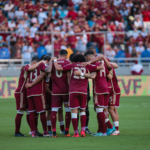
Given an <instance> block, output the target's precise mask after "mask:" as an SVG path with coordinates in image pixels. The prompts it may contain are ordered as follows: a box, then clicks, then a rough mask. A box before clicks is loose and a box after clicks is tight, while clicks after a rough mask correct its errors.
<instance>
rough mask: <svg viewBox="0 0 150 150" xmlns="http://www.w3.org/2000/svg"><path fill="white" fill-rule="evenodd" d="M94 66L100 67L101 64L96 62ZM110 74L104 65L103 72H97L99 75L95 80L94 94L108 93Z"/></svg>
mask: <svg viewBox="0 0 150 150" xmlns="http://www.w3.org/2000/svg"><path fill="white" fill-rule="evenodd" d="M93 64H94V65H97V66H99V65H100V64H101V62H95V63H93ZM108 74H109V71H108V69H107V67H106V65H104V68H103V69H102V70H99V71H97V75H96V77H95V79H94V92H95V93H96V94H105V93H108V92H109V91H108V83H107V78H106V77H107V75H108Z"/></svg>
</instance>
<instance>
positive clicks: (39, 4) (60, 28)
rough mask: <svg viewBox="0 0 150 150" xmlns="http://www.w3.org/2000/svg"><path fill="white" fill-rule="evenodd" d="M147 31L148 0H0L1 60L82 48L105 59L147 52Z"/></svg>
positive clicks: (146, 54) (149, 25) (149, 20)
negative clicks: (90, 49) (89, 48)
mask: <svg viewBox="0 0 150 150" xmlns="http://www.w3.org/2000/svg"><path fill="white" fill-rule="evenodd" d="M100 31H101V33H100ZM106 31H107V32H106ZM149 31H150V0H22V1H20V0H0V59H9V58H15V59H21V58H23V59H31V57H32V56H35V55H37V56H38V57H41V56H42V55H44V54H49V55H53V48H54V56H58V54H59V51H60V50H61V49H66V50H67V51H68V57H69V55H70V54H71V53H84V52H85V51H86V49H87V47H95V49H96V52H97V53H104V54H105V55H106V57H108V58H125V57H150V34H149V33H148V32H149ZM52 32H53V33H54V34H52ZM86 32H88V33H86ZM89 32H92V34H90V33H89ZM80 33H81V34H80Z"/></svg>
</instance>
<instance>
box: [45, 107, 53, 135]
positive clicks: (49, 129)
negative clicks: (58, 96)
mask: <svg viewBox="0 0 150 150" xmlns="http://www.w3.org/2000/svg"><path fill="white" fill-rule="evenodd" d="M46 118H47V129H48V134H50V135H52V128H51V126H52V125H51V109H49V110H47V116H46Z"/></svg>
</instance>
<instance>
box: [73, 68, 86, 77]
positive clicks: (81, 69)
mask: <svg viewBox="0 0 150 150" xmlns="http://www.w3.org/2000/svg"><path fill="white" fill-rule="evenodd" d="M74 70H78V71H80V72H82V73H86V69H85V68H79V67H75V68H74ZM73 78H75V79H85V77H81V76H76V75H74V76H73Z"/></svg>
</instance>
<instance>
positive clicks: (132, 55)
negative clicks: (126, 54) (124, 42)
mask: <svg viewBox="0 0 150 150" xmlns="http://www.w3.org/2000/svg"><path fill="white" fill-rule="evenodd" d="M131 57H132V58H137V57H138V54H137V52H136V48H135V46H133V48H132V52H131Z"/></svg>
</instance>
